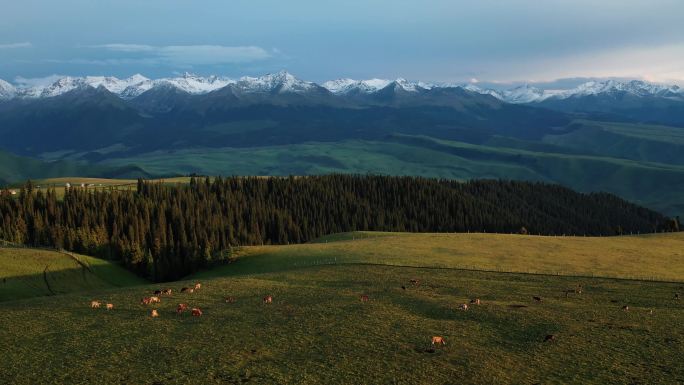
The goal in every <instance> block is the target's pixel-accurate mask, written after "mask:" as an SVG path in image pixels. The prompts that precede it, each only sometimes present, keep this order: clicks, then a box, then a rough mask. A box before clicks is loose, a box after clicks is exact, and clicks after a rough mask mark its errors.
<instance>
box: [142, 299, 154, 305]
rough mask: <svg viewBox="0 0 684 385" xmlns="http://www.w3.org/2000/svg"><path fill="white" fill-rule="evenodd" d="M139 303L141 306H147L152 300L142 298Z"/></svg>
mask: <svg viewBox="0 0 684 385" xmlns="http://www.w3.org/2000/svg"><path fill="white" fill-rule="evenodd" d="M140 303H141V304H143V305H149V304H151V303H152V299H150V298H143V299H141V300H140Z"/></svg>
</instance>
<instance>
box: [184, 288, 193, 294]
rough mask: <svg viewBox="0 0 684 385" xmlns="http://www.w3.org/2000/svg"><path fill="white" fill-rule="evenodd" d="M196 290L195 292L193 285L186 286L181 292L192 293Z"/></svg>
mask: <svg viewBox="0 0 684 385" xmlns="http://www.w3.org/2000/svg"><path fill="white" fill-rule="evenodd" d="M194 292H195V289H193V288H191V287H184V288H182V289H181V293H190V294H192V293H194Z"/></svg>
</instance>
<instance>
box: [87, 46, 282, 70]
mask: <svg viewBox="0 0 684 385" xmlns="http://www.w3.org/2000/svg"><path fill="white" fill-rule="evenodd" d="M91 48H94V49H104V50H107V51H112V52H117V53H121V54H133V55H136V56H139V57H140V59H141V60H145V59H150V58H152V59H156V60H159V61H163V62H169V63H174V64H180V65H202V64H234V63H249V62H253V61H259V60H265V59H268V58H270V57H271V56H272V54H271V53H270V52H268V51H267V50H265V49H263V48H261V47H257V46H224V45H167V46H153V45H147V44H121V43H113V44H102V45H95V46H91Z"/></svg>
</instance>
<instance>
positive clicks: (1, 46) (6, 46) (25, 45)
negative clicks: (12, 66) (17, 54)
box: [0, 41, 33, 49]
mask: <svg viewBox="0 0 684 385" xmlns="http://www.w3.org/2000/svg"><path fill="white" fill-rule="evenodd" d="M31 47H33V44H31V43H30V42H28V41H25V42H21V43H9V44H0V49H11V48H31Z"/></svg>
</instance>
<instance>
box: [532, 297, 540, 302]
mask: <svg viewBox="0 0 684 385" xmlns="http://www.w3.org/2000/svg"><path fill="white" fill-rule="evenodd" d="M532 299H533V300H535V301H537V302H541V301H542V299H541V297H538V296H536V295H535V296H534V297H532Z"/></svg>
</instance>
